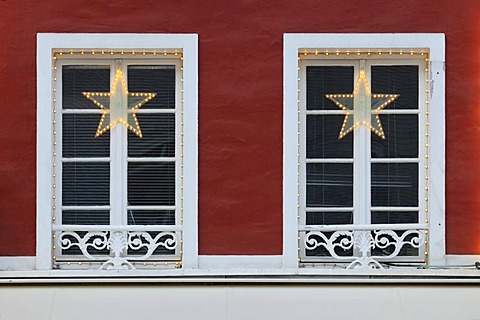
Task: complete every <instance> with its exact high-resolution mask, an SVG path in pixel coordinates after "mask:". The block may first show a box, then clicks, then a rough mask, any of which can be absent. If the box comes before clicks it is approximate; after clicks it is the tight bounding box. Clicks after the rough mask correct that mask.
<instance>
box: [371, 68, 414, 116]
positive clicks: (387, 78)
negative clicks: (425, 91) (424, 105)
mask: <svg viewBox="0 0 480 320" xmlns="http://www.w3.org/2000/svg"><path fill="white" fill-rule="evenodd" d="M372 93H374V94H399V95H400V96H399V97H398V98H397V99H396V100H395V101H393V102H392V103H391V104H389V105H388V106H387V107H386V108H385V109H418V66H372Z"/></svg>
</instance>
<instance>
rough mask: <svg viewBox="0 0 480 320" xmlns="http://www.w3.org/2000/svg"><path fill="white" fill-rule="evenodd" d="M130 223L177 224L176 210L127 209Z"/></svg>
mask: <svg viewBox="0 0 480 320" xmlns="http://www.w3.org/2000/svg"><path fill="white" fill-rule="evenodd" d="M127 217H128V224H130V225H175V211H174V210H137V209H128V210H127Z"/></svg>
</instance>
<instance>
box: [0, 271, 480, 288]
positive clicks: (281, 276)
mask: <svg viewBox="0 0 480 320" xmlns="http://www.w3.org/2000/svg"><path fill="white" fill-rule="evenodd" d="M122 282H125V283H146V282H148V283H172V282H177V283H480V270H477V269H407V268H403V269H400V268H399V269H384V270H344V269H313V268H312V269H310V268H305V269H296V270H288V269H281V270H278V269H276V270H274V269H259V270H240V269H237V270H235V269H215V270H213V269H212V270H183V269H174V270H133V271H98V270H51V271H2V272H0V284H22V283H31V284H35V283H38V284H40V283H122Z"/></svg>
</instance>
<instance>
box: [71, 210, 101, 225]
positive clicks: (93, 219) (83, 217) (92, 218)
mask: <svg viewBox="0 0 480 320" xmlns="http://www.w3.org/2000/svg"><path fill="white" fill-rule="evenodd" d="M62 224H73V225H78V224H82V225H109V224H110V211H109V210H63V212H62Z"/></svg>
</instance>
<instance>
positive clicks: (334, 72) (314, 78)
mask: <svg viewBox="0 0 480 320" xmlns="http://www.w3.org/2000/svg"><path fill="white" fill-rule="evenodd" d="M353 74H354V70H353V66H341V67H338V66H308V67H307V110H339V108H338V107H337V106H336V105H335V104H334V103H333V102H332V101H331V100H330V99H327V98H325V95H326V94H333V93H348V94H350V93H352V92H353V84H354V79H353ZM339 130H340V128H339Z"/></svg>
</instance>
